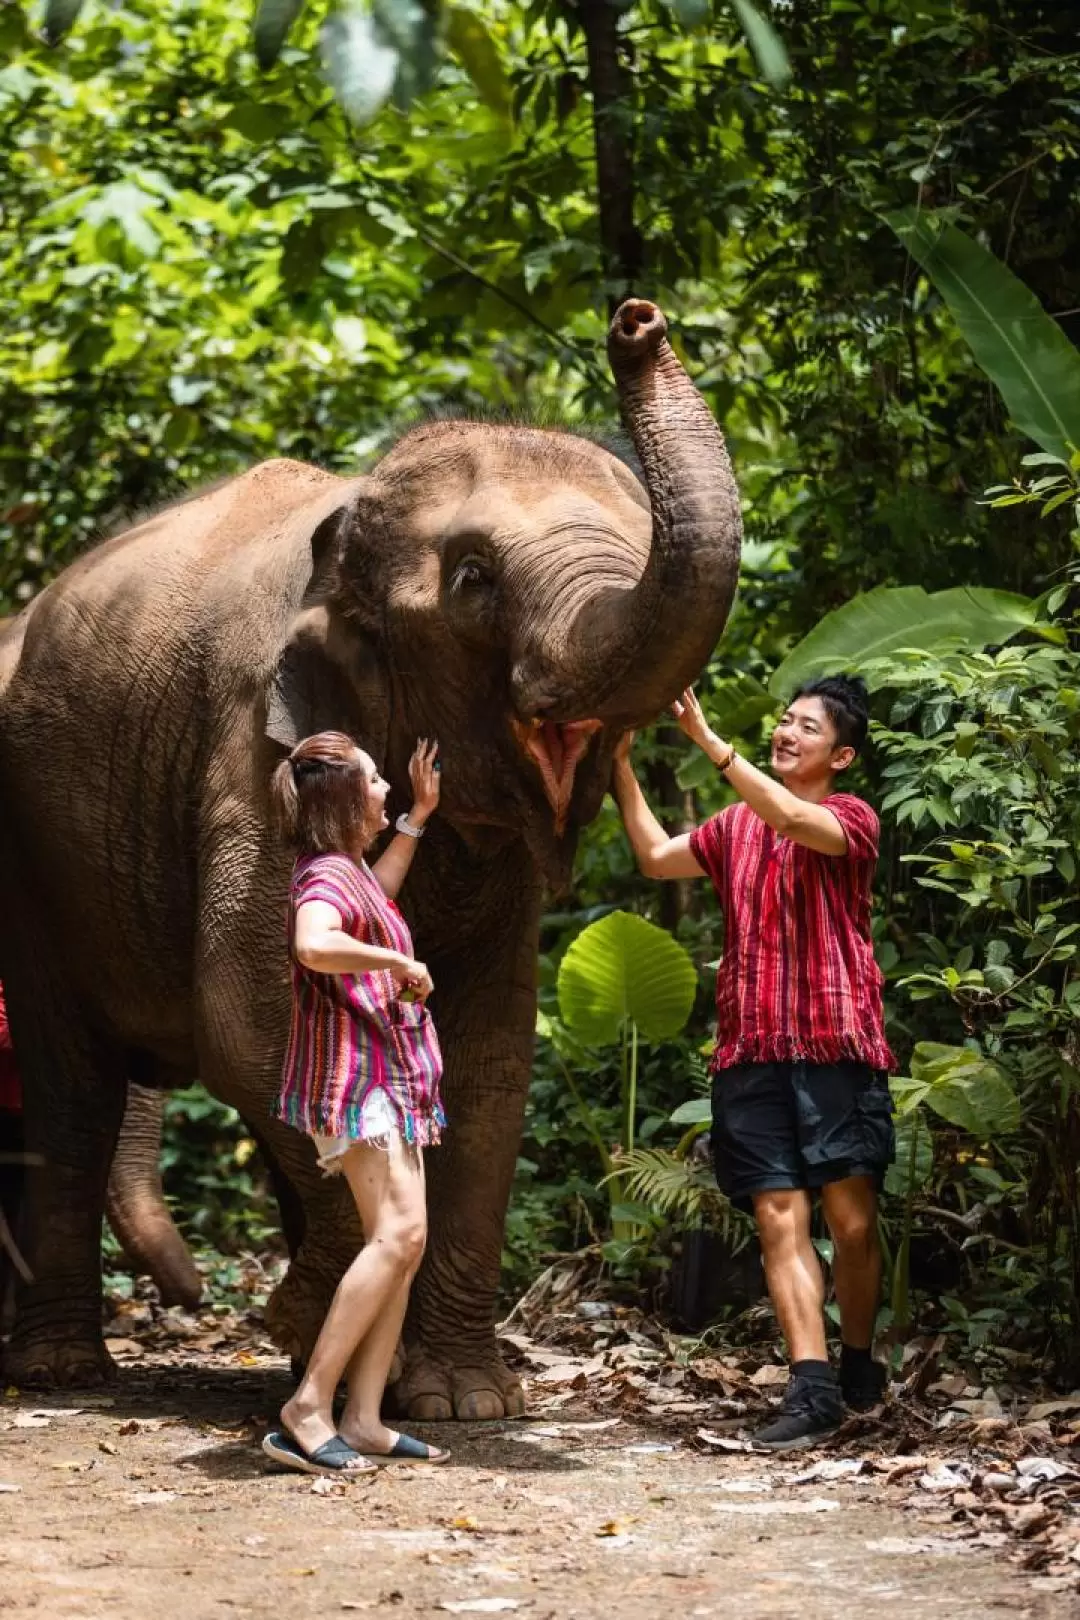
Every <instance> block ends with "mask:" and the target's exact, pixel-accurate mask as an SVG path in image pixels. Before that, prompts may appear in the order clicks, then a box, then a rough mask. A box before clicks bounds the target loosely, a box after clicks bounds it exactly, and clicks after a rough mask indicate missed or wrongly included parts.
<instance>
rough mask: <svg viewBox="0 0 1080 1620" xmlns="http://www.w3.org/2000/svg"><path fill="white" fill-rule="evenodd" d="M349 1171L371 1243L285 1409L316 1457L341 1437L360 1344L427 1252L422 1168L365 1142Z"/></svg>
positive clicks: (285, 1417) (352, 1155) (287, 1421)
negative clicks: (345, 1382)
mask: <svg viewBox="0 0 1080 1620" xmlns="http://www.w3.org/2000/svg"><path fill="white" fill-rule="evenodd" d="M342 1171H343V1173H344V1175H345V1177H346V1179H347V1180H348V1183H349V1187H350V1189H351V1190H352V1194H353V1197H354V1198H355V1200H356V1205H357V1209H358V1210H359V1212H360V1218H361V1221H362V1222H363V1226H364V1233H365V1236H366V1238H367V1242H366V1243H365V1245H364V1248H363V1249H362V1250H361V1252H360V1254H358V1255H357V1257H356V1259H355V1260H354V1261H353V1263H352V1265H351V1266H350V1267H349V1269H348V1271H346V1273H345V1275H344V1277H342V1279H341V1281H340V1283H339V1284H338V1287H337V1292H336V1293H335V1295H334V1298H333V1300H332V1301H331V1304H330V1309H329V1311H328V1312H327V1314H326V1320H325V1322H324V1323H323V1325H322V1330H321V1331H320V1333H319V1337H318V1339H317V1341H316V1344H315V1349H314V1350H313V1351H312V1354H311V1359H310V1361H309V1362H308V1365H307V1370H306V1372H305V1374H304V1377H303V1379H302V1380H301V1382H300V1384H299V1386H298V1388H297V1390H296V1393H295V1394H294V1395H293V1397H292V1399H291V1400H289V1401H287V1402H286V1403H285V1405H284V1406H283V1407H282V1409H281V1421H282V1423H283V1425H284V1426H285V1428H286V1429H287V1431H288V1432H289V1433H290V1434H291V1435H292V1436H293V1438H294V1439H295V1440H297V1441H298V1442H299V1444H300V1445H301V1446H302V1447H303V1448H304V1450H305V1451H306V1452H308V1453H309V1454H310V1453H311V1452H312V1451H316V1450H318V1448H319V1447H320V1446H321V1445H323V1444H324V1443H325V1442H326V1441H327V1440H331V1439H333V1437H334V1434H335V1433H336V1432H337V1431H336V1429H335V1427H334V1419H333V1401H334V1394H335V1392H336V1390H337V1386H338V1383H339V1382H340V1380H341V1378H342V1375H343V1374H344V1372H345V1369H346V1367H347V1366H348V1364H349V1362H350V1361H351V1360H352V1357H353V1355H354V1353H355V1351H356V1348H357V1345H358V1344H359V1343H360V1341H361V1340H362V1339H363V1338H364V1337H365V1335H366V1334H367V1333H368V1332H369V1331H370V1329H371V1327H372V1325H373V1324H374V1323H375V1322H376V1321H377V1320H378V1319H379V1317H380V1315H381V1314H382V1312H383V1311H384V1310H385V1309H386V1307H387V1305H388V1304H389V1303H390V1302H391V1301H396V1298H397V1296H398V1294H399V1293H400V1292H401V1290H402V1287H403V1285H405V1283H406V1279H407V1278H408V1276H409V1274H410V1271H412V1270H414V1269H415V1267H416V1266H417V1265H418V1264H419V1257H420V1255H421V1254H422V1253H423V1248H424V1226H423V1214H424V1205H423V1191H422V1189H423V1181H422V1179H421V1181H420V1186H421V1198H420V1205H419V1208H420V1218H421V1224H420V1225H419V1227H418V1226H417V1224H416V1217H415V1213H414V1200H413V1199H412V1197H411V1188H410V1180H411V1181H415V1180H416V1179H417V1177H416V1172H415V1170H413V1171H411V1172H410V1171H408V1170H407V1169H406V1168H405V1165H404V1155H401V1154H398V1155H395V1154H391V1153H388V1152H386V1150H385V1149H383V1148H379V1147H372V1146H370V1145H369V1144H367V1143H364V1142H358V1143H356V1144H355V1145H354V1146H353V1147H351V1148H350V1149H349V1151H348V1153H346V1154H345V1155H344V1156H343V1158H342ZM395 1342H396V1341H395ZM392 1354H393V1351H392V1350H391V1355H392ZM387 1367H388V1368H389V1363H387Z"/></svg>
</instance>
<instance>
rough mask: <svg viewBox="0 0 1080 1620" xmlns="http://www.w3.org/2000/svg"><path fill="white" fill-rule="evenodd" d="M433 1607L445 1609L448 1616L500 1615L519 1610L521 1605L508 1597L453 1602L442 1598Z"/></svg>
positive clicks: (463, 1599)
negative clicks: (507, 1611)
mask: <svg viewBox="0 0 1080 1620" xmlns="http://www.w3.org/2000/svg"><path fill="white" fill-rule="evenodd" d="M435 1607H436V1608H437V1609H445V1610H446V1612H447V1613H448V1614H502V1613H504V1612H505V1611H506V1610H507V1609H520V1608H521V1604H520V1603H519V1602H518V1600H517V1598H508V1597H486V1598H483V1597H482V1598H458V1599H457V1600H455V1601H451V1600H450V1599H448V1598H444V1600H443V1601H442V1602H441V1603H436V1605H435Z"/></svg>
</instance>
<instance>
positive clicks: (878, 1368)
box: [840, 1356, 887, 1412]
mask: <svg viewBox="0 0 1080 1620" xmlns="http://www.w3.org/2000/svg"><path fill="white" fill-rule="evenodd" d="M886 1378H887V1372H886V1369H885V1366H884V1364H883V1363H882V1362H880V1361H874V1360H873V1359H872V1358H871V1357H870V1356H861V1357H860V1358H859V1359H858V1360H857V1361H848V1360H847V1359H846V1358H845V1357H843V1356H841V1358H840V1393H841V1395H842V1396H843V1397H844V1405H845V1406H849V1407H850V1408H851V1410H852V1411H853V1412H869V1410H870V1408H871V1407H872V1406H880V1404H881V1402H882V1401H883V1400H884V1399H885V1383H886Z"/></svg>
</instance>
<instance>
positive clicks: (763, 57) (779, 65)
mask: <svg viewBox="0 0 1080 1620" xmlns="http://www.w3.org/2000/svg"><path fill="white" fill-rule="evenodd" d="M731 9H732V10H733V11H734V13H735V15H736V16H737V17H738V19H739V21H740V23H742V27H743V32H744V34H745V35H746V38H747V41H748V42H749V45H750V49H751V50H752V51H753V53H754V55H755V56H756V57H757V64H758V67H759V68H760V69H761V74H762V77H763V78H764V79H767V80H768V81H769V83H770V84H771V85H773V86H774V87H775V88H777V89H779V87H780V86H781V85H783V84H786V83H787V81H788V79H790V77H791V63H790V62H789V61H788V54H787V51H786V50H785V49H784V46H783V43H782V41H781V39H780V36H779V34H777V32H776V30H775V29H774V28H773V26H772V24H771V23H768V22H766V20H765V18H764V17H763V16H762V15H761V13H760V11H758V10H757V8H756V7H755V6H753V5H751V3H750V0H731Z"/></svg>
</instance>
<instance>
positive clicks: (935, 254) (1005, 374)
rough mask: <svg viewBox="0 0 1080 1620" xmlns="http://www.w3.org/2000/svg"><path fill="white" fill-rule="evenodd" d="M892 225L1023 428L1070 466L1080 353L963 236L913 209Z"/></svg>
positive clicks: (1078, 435)
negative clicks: (939, 295)
mask: <svg viewBox="0 0 1080 1620" xmlns="http://www.w3.org/2000/svg"><path fill="white" fill-rule="evenodd" d="M888 220H889V224H890V225H891V226H892V228H893V230H894V231H895V232H896V234H897V235H898V236H899V238H900V240H901V241H902V242H903V243H904V245H905V247H906V248H907V249H908V251H909V252H910V253H911V255H912V257H913V258H915V259H917V260H918V262H919V264H921V265H922V267H923V269H924V270H925V271H926V273H927V275H929V276H930V277H931V278H932V279H933V281H934V284H935V285H936V286H937V288H938V289H939V291H940V292H941V294H942V296H943V297H944V298H945V300H946V302H947V303H948V305H949V308H950V310H951V311H952V313H953V315H954V316H955V318H956V323H957V325H958V326H959V328H960V330H961V331H962V332H963V334H964V337H965V338H966V339H967V341H968V343H969V344H970V345H971V350H972V353H973V354H974V356H975V358H976V360H978V362H979V364H980V366H982V368H983V370H984V371H985V372H986V374H987V376H989V377H990V378H992V380H993V382H994V384H995V385H996V387H998V388H999V389H1000V390H1001V394H1002V397H1003V398H1004V400H1005V403H1006V405H1007V406H1008V407H1009V414H1010V415H1011V416H1012V419H1013V421H1014V422H1015V423H1016V425H1017V427H1018V428H1020V429H1021V431H1022V432H1024V433H1026V434H1028V435H1029V437H1030V438H1032V439H1034V440H1035V443H1036V444H1038V445H1041V447H1042V449H1043V450H1045V451H1046V452H1047V454H1048V455H1052V456H1057V457H1058V458H1060V459H1061V460H1063V461H1065V462H1068V459H1069V457H1070V456H1071V455H1072V454H1073V453H1074V452H1075V451H1076V450H1077V449H1078V448H1080V350H1077V349H1076V348H1075V347H1074V345H1073V344H1071V343H1070V342H1069V340H1068V338H1067V337H1066V336H1065V333H1064V332H1063V331H1062V330H1061V327H1060V326H1059V325H1058V323H1057V321H1055V320H1054V319H1053V318H1052V317H1051V316H1049V315H1048V314H1047V313H1046V311H1045V310H1044V309H1043V307H1042V305H1041V304H1040V303H1039V300H1038V299H1037V298H1036V297H1035V295H1034V293H1033V292H1032V291H1031V289H1030V288H1029V287H1025V286H1024V283H1023V282H1022V281H1020V280H1019V279H1018V278H1017V277H1016V276H1014V275H1013V273H1012V271H1011V270H1009V269H1008V268H1007V267H1006V266H1005V265H1004V264H1002V263H1001V261H1000V260H999V259H997V258H995V257H994V255H993V254H992V253H991V252H989V251H988V250H987V249H986V248H984V247H981V246H980V245H979V243H978V242H973V241H972V240H971V238H970V237H969V236H965V234H964V232H963V231H960V230H957V229H956V227H955V226H954V225H949V224H948V223H946V222H945V221H944V220H942V219H940V218H935V217H934V216H932V215H927V214H920V213H918V212H917V211H916V210H915V209H914V208H907V209H904V210H903V211H902V212H900V213H895V214H890V215H889V216H888Z"/></svg>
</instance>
